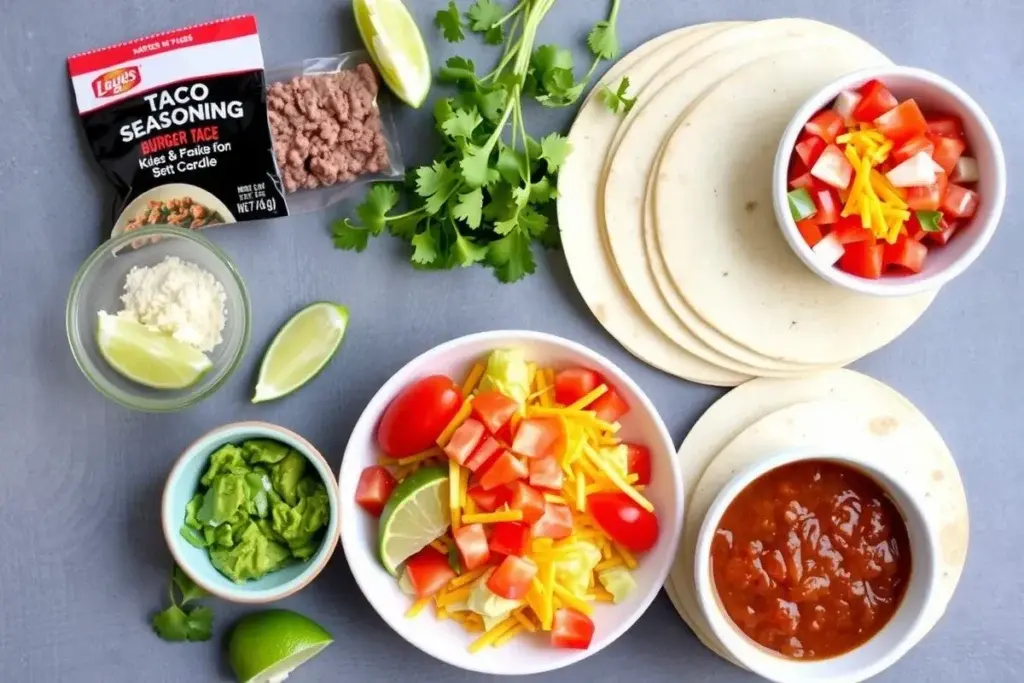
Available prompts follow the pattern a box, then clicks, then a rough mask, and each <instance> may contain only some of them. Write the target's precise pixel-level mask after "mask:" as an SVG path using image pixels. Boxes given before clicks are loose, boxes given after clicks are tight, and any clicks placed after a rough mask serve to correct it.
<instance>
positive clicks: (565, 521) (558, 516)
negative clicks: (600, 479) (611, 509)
mask: <svg viewBox="0 0 1024 683" xmlns="http://www.w3.org/2000/svg"><path fill="white" fill-rule="evenodd" d="M587 501H588V503H587V504H588V506H589V501H590V496H588V497H587ZM524 517H525V515H524ZM530 533H531V534H533V537H534V538H551V539H554V540H556V541H557V540H559V539H562V538H567V537H568V536H570V535H571V534H572V510H570V509H569V506H568V505H562V504H561V503H551V502H548V501H544V514H543V515H541V518H540V519H538V520H537V521H536V522H534V523H533V526H532V527H531V528H530Z"/></svg>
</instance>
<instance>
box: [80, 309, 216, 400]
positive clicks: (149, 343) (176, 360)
mask: <svg viewBox="0 0 1024 683" xmlns="http://www.w3.org/2000/svg"><path fill="white" fill-rule="evenodd" d="M96 343H97V344H98V345H99V349H100V355H102V356H103V359H104V360H105V361H107V363H109V364H110V367H112V368H114V370H116V371H117V372H119V373H120V374H122V375H124V376H125V377H127V378H128V379H130V380H132V381H133V382H138V383H139V384H142V385H145V386H147V387H152V388H153V389H184V388H185V387H189V386H192V385H193V384H195V383H196V381H198V380H199V378H200V377H202V376H203V375H204V374H205V373H206V371H207V370H209V369H210V368H211V367H213V363H211V362H210V359H209V358H207V357H206V354H204V353H203V352H202V351H200V350H199V349H197V348H195V347H192V346H189V345H188V344H186V343H184V342H180V341H178V340H177V339H175V338H173V337H170V336H168V335H166V334H164V333H163V332H157V331H155V330H151V329H149V328H148V327H146V326H145V325H143V324H141V323H138V322H135V321H134V320H130V319H128V318H122V317H119V316H116V315H110V314H109V313H105V312H103V311H100V312H99V321H98V324H97V326H96Z"/></svg>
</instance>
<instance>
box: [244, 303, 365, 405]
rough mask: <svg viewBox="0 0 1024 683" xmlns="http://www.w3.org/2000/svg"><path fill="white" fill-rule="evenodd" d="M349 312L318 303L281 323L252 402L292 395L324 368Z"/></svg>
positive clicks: (345, 325)
mask: <svg viewBox="0 0 1024 683" xmlns="http://www.w3.org/2000/svg"><path fill="white" fill-rule="evenodd" d="M346 329H348V309H347V308H345V307H344V306H339V305H338V304H332V303H329V302H326V301H321V302H318V303H315V304H311V305H309V306H306V307H305V308H303V309H302V310H301V311H299V312H298V313H296V314H295V315H293V316H292V318H291V320H289V321H288V322H286V323H285V324H284V327H282V328H281V329H280V330H278V332H277V335H276V336H275V337H274V341H272V342H270V348H269V349H267V353H266V355H264V356H263V363H262V364H261V365H260V376H259V379H258V380H257V381H256V394H255V395H254V396H253V397H252V402H253V403H262V402H264V401H272V400H274V399H275V398H281V397H282V396H287V395H288V394H290V393H292V392H293V391H295V390H296V389H298V388H299V387H301V386H302V385H303V384H305V383H306V382H308V381H309V380H311V379H313V378H314V377H316V375H317V374H318V373H319V372H320V371H321V370H323V369H324V366H325V365H327V364H328V363H329V362H330V360H331V358H334V352H335V351H337V350H338V347H339V346H340V345H341V340H342V339H344V338H345V330H346Z"/></svg>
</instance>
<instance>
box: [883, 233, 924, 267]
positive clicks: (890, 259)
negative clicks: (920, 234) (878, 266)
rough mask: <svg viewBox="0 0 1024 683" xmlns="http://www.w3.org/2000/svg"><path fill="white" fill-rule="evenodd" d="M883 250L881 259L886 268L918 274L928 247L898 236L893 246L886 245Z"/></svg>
mask: <svg viewBox="0 0 1024 683" xmlns="http://www.w3.org/2000/svg"><path fill="white" fill-rule="evenodd" d="M884 248H885V253H884V254H883V256H882V258H883V261H884V262H885V266H886V267H890V266H895V267H896V268H898V269H904V270H909V271H910V272H911V273H920V272H921V270H922V269H923V268H924V259H925V257H926V256H927V255H928V247H926V246H925V245H923V244H921V243H920V242H918V241H917V240H914V239H911V238H910V237H906V236H904V235H900V237H899V239H897V240H896V243H895V244H886V245H884Z"/></svg>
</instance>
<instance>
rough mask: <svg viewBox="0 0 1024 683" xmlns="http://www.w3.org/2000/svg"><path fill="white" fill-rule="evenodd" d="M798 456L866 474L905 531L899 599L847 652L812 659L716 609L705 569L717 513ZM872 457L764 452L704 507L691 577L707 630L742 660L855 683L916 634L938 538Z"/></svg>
mask: <svg viewBox="0 0 1024 683" xmlns="http://www.w3.org/2000/svg"><path fill="white" fill-rule="evenodd" d="M801 460H830V461H834V462H837V463H840V464H843V465H847V466H850V467H853V468H855V469H857V470H859V471H861V472H863V473H864V474H866V475H868V476H869V477H871V478H872V479H873V480H874V481H875V482H876V483H877V484H878V485H879V486H881V487H882V489H883V490H884V491H886V492H887V493H888V494H889V497H890V499H891V500H892V501H893V502H894V503H895V504H896V507H897V508H898V509H899V511H900V513H901V514H902V515H903V519H904V521H905V523H906V525H907V532H908V536H909V538H910V556H911V572H910V582H909V584H908V585H907V590H906V593H905V594H904V596H903V601H902V602H901V603H900V606H899V607H898V608H897V610H896V613H895V614H894V615H893V616H892V619H890V621H889V623H888V624H886V625H885V626H884V627H883V628H882V630H881V631H879V632H878V633H877V634H876V635H875V636H874V637H873V638H871V639H870V640H869V641H867V642H866V643H864V644H863V645H861V646H860V647H858V648H855V649H854V650H851V651H850V652H848V653H846V654H844V655H840V656H838V657H833V658H830V659H821V660H814V661H800V660H794V659H788V658H785V657H783V656H782V655H780V654H778V653H777V652H774V651H772V650H769V649H767V648H765V647H762V646H761V645H759V644H758V643H756V642H754V641H753V640H751V639H750V638H748V637H747V636H746V635H745V634H743V632H741V631H740V630H739V629H738V628H737V627H736V626H735V624H734V623H733V621H732V619H731V618H730V617H729V615H728V614H726V612H725V610H724V609H723V608H722V605H721V602H720V601H719V598H718V593H717V591H716V589H715V582H714V578H713V577H712V575H711V544H712V541H714V537H715V530H716V529H717V528H718V525H719V523H720V522H721V519H722V515H724V514H725V511H726V510H727V509H728V507H729V505H730V504H731V503H732V501H733V499H734V498H735V497H736V496H737V495H738V494H739V493H740V492H741V491H743V489H745V488H746V487H747V486H748V485H749V484H750V483H752V482H753V481H754V480H756V479H758V478H759V477H761V476H762V475H764V474H766V473H767V472H770V471H771V470H774V469H776V468H778V467H781V466H783V465H788V464H791V463H794V462H798V461H801ZM876 461H877V459H872V458H870V457H865V456H864V455H861V454H858V453H850V452H843V451H842V450H839V449H836V450H831V449H823V448H800V449H795V450H792V451H787V452H784V453H780V454H778V455H774V456H771V457H768V458H766V459H764V460H762V461H761V462H759V463H757V464H756V465H752V466H750V467H749V468H747V469H746V470H743V471H742V472H740V473H739V474H737V475H736V476H735V477H733V478H732V480H731V481H730V482H729V483H728V484H726V485H725V487H723V489H722V491H721V492H720V493H719V494H718V497H717V498H716V499H715V502H714V503H712V505H711V507H710V508H709V509H708V513H707V515H706V516H705V517H704V522H703V524H702V525H701V529H700V533H699V535H698V537H697V545H696V550H695V552H696V561H695V568H694V571H695V573H694V576H695V580H696V588H697V599H698V601H699V603H700V607H701V610H702V611H703V613H704V616H705V617H706V618H707V621H708V623H709V624H710V625H711V630H712V632H713V633H714V635H715V636H716V637H717V638H718V640H719V641H720V642H721V643H722V645H723V646H724V647H725V650H726V651H727V652H728V653H729V654H730V655H731V656H732V657H733V658H734V659H735V660H736V661H737V662H739V663H740V664H741V665H743V666H744V667H746V668H748V669H750V670H751V671H753V672H754V673H756V674H758V675H759V676H763V677H764V678H767V679H768V680H770V681H776V682H777V683H859V681H863V680H866V679H868V678H871V677H872V676H875V675H877V674H879V673H880V672H882V671H884V670H885V669H887V668H888V667H890V666H892V665H893V664H894V663H896V661H897V660H899V658H900V657H902V656H903V655H904V654H906V653H907V651H908V650H909V649H910V648H911V647H912V646H913V645H914V643H916V642H917V641H918V640H919V631H920V630H921V628H923V624H922V619H923V617H924V615H925V613H926V612H927V611H928V609H929V606H930V603H931V602H932V600H933V598H934V595H935V589H936V584H937V582H938V579H939V569H938V567H939V562H938V552H939V550H938V538H937V533H938V531H937V529H935V528H934V522H932V521H931V520H929V519H928V517H927V516H926V514H925V512H924V508H923V506H922V505H921V502H920V501H919V500H918V499H917V496H916V494H914V493H912V492H911V491H910V490H909V489H908V488H907V487H905V486H903V485H902V484H901V483H900V482H899V481H898V480H897V479H896V478H894V477H893V476H892V475H890V474H889V473H888V472H887V471H886V470H885V469H884V466H883V467H879V464H878V463H877V462H876Z"/></svg>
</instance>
